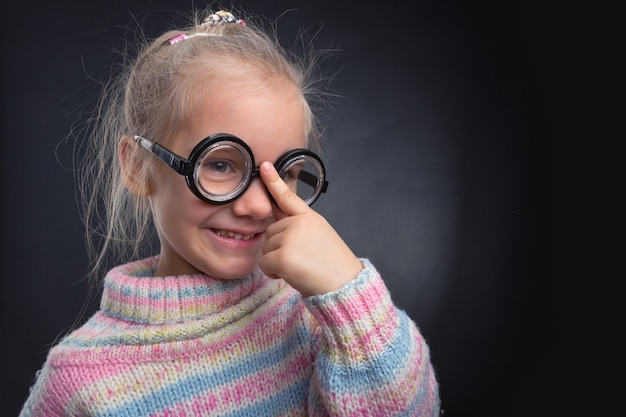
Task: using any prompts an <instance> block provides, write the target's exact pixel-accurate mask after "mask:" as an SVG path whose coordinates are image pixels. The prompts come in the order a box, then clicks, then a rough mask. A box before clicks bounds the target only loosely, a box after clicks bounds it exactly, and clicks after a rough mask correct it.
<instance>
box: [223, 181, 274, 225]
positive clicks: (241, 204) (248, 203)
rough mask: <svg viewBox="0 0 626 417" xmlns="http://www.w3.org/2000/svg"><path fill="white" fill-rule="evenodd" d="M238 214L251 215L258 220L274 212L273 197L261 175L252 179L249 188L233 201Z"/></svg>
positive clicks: (235, 211) (233, 208)
mask: <svg viewBox="0 0 626 417" xmlns="http://www.w3.org/2000/svg"><path fill="white" fill-rule="evenodd" d="M232 210H233V213H235V214H236V215H237V216H249V217H252V218H254V219H257V220H261V219H264V218H267V217H269V216H271V215H272V214H273V207H272V198H271V196H270V194H269V191H267V188H266V187H265V184H263V180H261V178H260V177H256V178H253V179H252V182H251V183H250V186H249V187H248V189H247V190H246V191H245V192H244V193H243V194H242V195H241V196H240V197H239V198H238V199H236V200H235V201H233V203H232Z"/></svg>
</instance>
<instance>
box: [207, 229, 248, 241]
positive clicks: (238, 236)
mask: <svg viewBox="0 0 626 417" xmlns="http://www.w3.org/2000/svg"><path fill="white" fill-rule="evenodd" d="M212 230H213V231H214V232H215V234H216V235H218V236H224V237H229V238H231V239H235V240H250V239H252V238H253V237H255V236H256V235H257V233H252V234H249V235H244V234H241V233H237V232H232V231H230V230H224V229H212Z"/></svg>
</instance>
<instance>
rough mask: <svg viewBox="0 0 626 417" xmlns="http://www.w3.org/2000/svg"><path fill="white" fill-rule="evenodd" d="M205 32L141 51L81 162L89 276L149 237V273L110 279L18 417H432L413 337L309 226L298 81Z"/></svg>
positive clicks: (301, 71) (268, 54) (306, 126)
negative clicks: (91, 252) (86, 192)
mask: <svg viewBox="0 0 626 417" xmlns="http://www.w3.org/2000/svg"><path fill="white" fill-rule="evenodd" d="M204 16H206V18H204V19H202V17H203V16H201V15H198V17H196V18H194V24H192V25H191V26H190V27H187V28H184V29H182V30H173V31H169V32H167V33H165V34H163V35H162V36H160V37H159V38H157V39H155V40H154V41H153V42H151V43H150V44H149V45H147V46H146V47H145V48H143V49H142V50H141V51H140V53H139V55H138V57H137V59H136V60H135V61H134V62H133V63H132V65H131V67H130V70H129V72H128V74H127V75H125V76H123V77H122V78H121V80H120V82H121V85H122V90H121V92H120V94H118V95H114V96H112V97H113V98H110V97H109V102H108V107H107V109H108V110H109V111H108V112H105V113H103V115H99V116H102V118H101V119H99V122H100V127H101V129H99V130H98V132H97V134H95V135H93V138H94V139H95V140H97V142H94V143H93V144H92V148H90V149H91V150H95V151H98V152H100V154H98V155H95V154H92V153H90V152H88V153H87V154H86V155H85V161H86V162H87V163H88V164H87V166H86V167H85V168H84V169H85V171H84V173H85V174H86V177H85V178H86V179H87V180H88V181H87V182H84V183H83V185H86V186H88V187H89V188H90V190H91V193H92V194H91V197H88V198H87V199H86V202H87V208H88V209H89V210H91V211H89V210H88V211H87V213H86V219H85V220H86V224H87V225H90V224H94V223H97V219H96V218H95V216H96V213H98V210H102V209H103V208H104V209H105V210H106V214H107V216H106V223H105V226H104V227H103V228H102V230H100V229H96V230H92V232H95V233H100V234H102V236H104V238H103V239H104V240H103V241H102V243H101V244H100V246H99V251H100V252H99V253H98V254H97V256H96V258H95V268H96V270H97V268H99V267H101V266H102V264H103V262H104V259H105V254H106V253H109V252H110V250H111V249H116V247H115V245H116V244H118V243H120V242H121V243H124V242H128V241H129V240H130V241H131V242H135V244H134V246H133V249H134V252H133V253H134V254H135V256H137V254H139V253H141V251H140V246H139V244H140V243H143V242H146V241H149V237H150V233H149V232H148V231H149V230H150V228H151V227H153V228H154V230H156V234H157V236H158V241H159V244H160V251H159V254H158V255H157V256H152V257H147V258H144V259H141V260H135V261H132V262H130V263H126V264H123V265H120V266H117V267H115V268H113V269H112V270H110V271H109V272H108V274H106V276H105V278H104V289H103V295H102V301H101V308H100V310H99V311H98V312H97V313H96V314H95V315H94V316H92V317H91V318H90V319H89V320H88V321H87V323H85V324H84V325H83V326H82V327H80V328H78V329H77V330H74V331H73V332H72V333H71V334H69V335H68V336H67V337H65V338H64V339H63V340H62V341H61V342H60V343H58V344H57V345H56V346H55V347H53V348H52V349H51V351H50V353H49V355H48V358H47V361H46V363H45V364H44V367H43V369H42V370H41V371H40V372H39V373H38V377H37V380H36V382H35V384H34V386H33V387H32V389H31V392H30V395H29V397H28V399H27V401H26V403H25V404H24V406H23V409H22V412H21V416H46V417H52V416H225V415H229V416H277V415H281V416H304V415H314V416H326V415H336V416H366V415H367V416H395V415H401V416H409V415H410V416H436V415H438V414H439V411H440V405H439V394H438V385H437V381H436V378H435V374H434V371H433V367H432V365H431V361H430V357H429V350H428V347H427V345H426V343H425V342H424V339H423V337H422V335H421V334H420V332H419V330H418V329H417V327H416V326H415V324H414V323H413V322H412V321H411V320H410V319H409V318H408V316H407V315H406V314H405V313H404V312H402V311H401V310H399V309H397V308H396V307H395V306H394V305H393V303H392V301H391V298H390V295H389V293H388V291H387V289H386V287H385V285H384V283H383V281H382V279H381V277H380V276H379V274H378V273H377V271H376V269H375V268H374V266H373V265H372V263H371V262H370V261H368V260H367V259H360V258H357V257H356V256H355V255H354V254H353V253H352V251H351V250H350V248H348V247H347V246H346V244H345V243H344V242H343V240H342V239H341V238H340V237H339V236H338V235H337V233H336V232H335V231H334V230H333V228H332V227H331V226H330V225H329V224H328V223H327V222H326V220H325V219H324V218H323V217H322V216H320V215H319V214H317V213H316V212H315V211H313V210H312V209H311V207H310V205H311V204H313V202H314V201H315V200H316V199H317V198H318V197H319V196H320V194H322V193H323V192H324V191H325V189H326V186H327V185H328V182H327V179H326V178H325V171H324V165H323V163H322V161H321V159H320V158H319V157H318V156H317V155H316V154H315V153H314V151H317V150H318V146H319V144H318V136H319V134H318V131H317V130H316V129H317V127H316V124H317V123H316V119H315V117H314V115H313V112H312V101H311V98H312V97H313V93H314V92H313V91H312V89H311V88H310V87H311V86H312V84H311V80H310V79H309V78H307V77H309V76H310V75H311V74H312V73H311V72H310V71H309V70H310V69H312V67H310V66H307V65H304V64H305V63H304V62H303V61H299V60H295V59H292V58H290V56H289V55H287V53H286V52H285V51H284V50H283V49H281V48H280V47H279V46H278V44H277V43H276V42H274V41H273V40H272V38H271V37H269V36H267V35H266V34H264V32H262V30H261V28H260V27H256V26H254V25H252V24H251V22H250V21H248V20H249V19H246V21H244V20H241V19H237V18H236V17H235V16H233V15H232V14H230V13H228V12H224V11H220V12H217V13H207V14H206V15H204ZM105 192H106V194H104V193H105ZM103 205H104V206H103ZM94 219H95V220H96V221H94ZM123 250H124V249H122V251H121V252H118V253H123ZM127 253H128V252H127Z"/></svg>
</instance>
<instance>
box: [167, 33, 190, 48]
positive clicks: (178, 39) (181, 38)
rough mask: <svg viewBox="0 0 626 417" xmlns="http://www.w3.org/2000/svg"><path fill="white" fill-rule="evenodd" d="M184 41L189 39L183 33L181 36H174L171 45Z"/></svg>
mask: <svg viewBox="0 0 626 417" xmlns="http://www.w3.org/2000/svg"><path fill="white" fill-rule="evenodd" d="M183 39H187V35H186V34H184V33H181V34H180V35H177V36H174V37H173V38H172V39H170V45H171V44H174V43H176V42H180V41H182V40H183Z"/></svg>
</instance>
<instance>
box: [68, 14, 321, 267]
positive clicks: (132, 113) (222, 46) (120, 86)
mask: <svg viewBox="0 0 626 417" xmlns="http://www.w3.org/2000/svg"><path fill="white" fill-rule="evenodd" d="M210 14H211V12H210V11H205V12H204V13H203V12H200V11H193V12H192V13H191V14H190V19H189V20H190V22H191V24H190V25H189V26H187V27H185V28H183V29H177V30H169V31H167V32H165V33H163V34H162V35H161V36H159V37H158V38H156V39H154V40H152V41H148V40H143V41H141V42H140V44H139V49H138V53H137V54H136V58H135V59H127V60H126V62H125V63H124V64H123V65H122V66H121V70H120V71H119V73H118V74H117V76H116V77H114V78H112V79H111V81H110V82H109V83H107V84H106V85H105V87H104V88H103V90H102V94H101V96H100V100H99V102H98V105H97V107H96V111H95V113H94V115H93V117H92V119H91V120H90V122H89V123H88V125H89V126H90V127H91V129H90V131H89V133H88V135H87V139H88V142H87V146H86V147H85V152H84V154H83V156H82V162H81V167H80V169H79V175H80V176H79V186H78V191H79V197H80V202H81V203H82V204H81V208H82V215H83V221H84V224H85V227H86V244H87V251H88V255H89V258H90V262H91V263H90V270H89V274H88V275H89V276H90V277H95V276H99V275H100V274H101V272H102V271H103V270H105V269H107V268H109V267H110V266H112V265H113V264H118V263H121V262H127V261H130V260H132V259H136V258H139V257H144V256H149V255H152V254H154V253H155V251H156V250H157V249H158V239H156V231H155V228H154V225H153V223H152V216H151V212H150V206H149V199H148V198H146V197H141V196H137V195H134V194H133V193H131V192H130V191H129V190H128V189H127V188H126V186H125V185H124V182H123V180H122V175H121V166H120V161H119V158H118V144H119V141H120V139H121V138H122V137H124V136H125V135H129V136H132V135H134V134H139V135H142V136H144V137H147V138H150V139H151V140H154V141H157V142H160V143H162V144H164V145H167V141H168V138H171V137H173V136H174V135H175V134H176V133H177V132H178V130H179V129H180V128H181V125H182V123H183V122H184V120H185V118H186V116H187V112H188V110H189V105H190V103H191V102H192V100H193V97H194V96H197V94H198V93H199V92H200V93H209V94H210V91H209V90H206V88H207V87H206V86H205V87H203V88H205V90H204V91H198V88H199V85H200V83H199V82H198V81H200V80H207V79H209V80H210V79H211V77H218V76H222V77H223V76H224V75H229V76H232V75H233V74H234V75H235V76H236V75H238V71H239V74H240V75H241V76H243V74H244V72H243V71H245V68H250V67H252V68H254V69H256V70H260V71H262V72H263V73H264V74H267V75H268V76H269V78H271V79H276V78H278V79H286V80H288V81H289V82H291V83H293V84H294V85H295V86H296V87H297V88H299V89H300V91H301V92H302V98H303V105H304V109H305V115H306V126H304V128H305V133H306V137H307V146H308V147H310V148H313V149H314V150H315V151H318V152H319V151H320V149H319V147H320V137H321V132H320V130H319V128H318V122H317V118H316V116H315V115H314V112H313V110H312V107H313V106H314V105H315V106H318V105H319V104H322V103H325V102H326V100H322V90H321V88H320V82H321V81H328V79H329V78H327V79H326V80H324V78H323V77H319V75H320V74H319V73H318V72H317V71H318V70H319V66H318V64H319V58H320V57H322V56H323V55H324V54H323V53H322V52H321V51H314V49H313V48H310V44H307V43H306V42H302V43H301V44H300V45H301V46H306V48H302V50H301V52H304V53H300V54H299V55H297V54H296V53H294V51H287V50H286V49H284V48H282V47H281V46H280V43H279V42H278V39H277V36H276V31H275V28H274V27H272V30H271V31H270V30H266V29H264V28H263V27H262V26H261V25H257V24H256V23H255V22H254V21H253V20H252V19H251V18H250V17H249V16H245V17H243V20H244V21H245V25H244V24H242V23H223V24H216V25H204V24H202V19H203V18H205V17H206V16H208V15H210ZM238 17H239V18H242V16H238ZM183 34H184V35H185V36H186V39H183V40H180V41H178V42H174V43H171V42H170V40H172V39H173V38H176V37H177V36H180V35H183ZM197 34H199V35H197ZM192 35H196V36H192ZM299 39H300V41H303V40H304V34H300V38H299ZM314 77H317V78H315V79H314ZM231 78H232V77H231ZM135 148H139V147H135ZM146 155H147V153H146V152H142V150H138V151H134V154H133V155H131V157H132V158H143V157H145V156H146ZM155 160H156V158H150V157H149V156H148V157H147V158H146V159H145V160H144V162H143V163H141V164H138V166H141V170H140V171H139V172H137V173H136V175H139V176H141V177H139V178H144V179H145V178H148V176H149V175H150V170H151V167H152V166H153V164H154V161H155Z"/></svg>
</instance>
